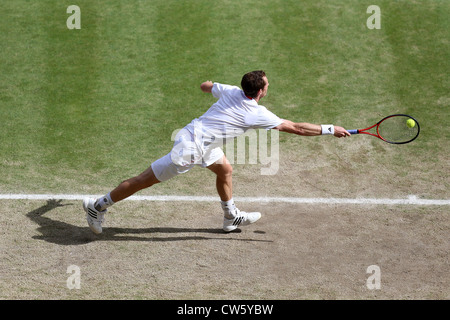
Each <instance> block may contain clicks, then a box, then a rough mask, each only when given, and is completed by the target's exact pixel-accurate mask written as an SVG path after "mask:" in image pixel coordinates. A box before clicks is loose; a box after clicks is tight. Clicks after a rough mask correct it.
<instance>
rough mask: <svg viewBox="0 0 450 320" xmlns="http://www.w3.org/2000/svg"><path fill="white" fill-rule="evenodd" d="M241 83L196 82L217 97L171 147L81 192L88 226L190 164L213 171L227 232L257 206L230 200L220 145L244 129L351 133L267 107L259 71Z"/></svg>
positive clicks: (228, 171) (98, 224) (251, 218)
mask: <svg viewBox="0 0 450 320" xmlns="http://www.w3.org/2000/svg"><path fill="white" fill-rule="evenodd" d="M241 87H242V89H240V88H239V87H237V86H231V85H227V84H221V83H217V82H215V83H213V82H211V81H206V82H203V83H202V84H201V86H200V88H201V90H202V91H203V92H205V93H211V94H212V95H213V96H214V97H215V98H216V99H217V101H216V102H215V103H214V104H213V105H212V106H211V107H210V108H209V110H208V111H207V112H206V113H205V114H203V115H202V116H201V117H199V118H196V119H194V120H192V122H191V123H189V124H188V125H186V126H185V127H184V128H183V129H182V130H180V131H179V132H178V134H177V135H176V137H175V142H174V145H173V148H172V150H171V152H169V153H168V154H167V155H165V156H164V157H162V158H160V159H158V160H156V161H155V162H153V163H152V164H151V166H150V167H149V168H148V169H147V170H145V171H144V172H142V173H141V174H139V175H138V176H136V177H133V178H130V179H128V180H125V181H123V182H122V183H120V184H119V185H118V186H117V187H116V188H115V189H113V190H112V191H111V192H109V193H108V194H106V195H105V196H103V197H100V198H98V199H94V198H86V199H84V200H83V208H84V210H85V211H86V219H87V221H88V224H89V227H90V228H91V230H92V231H93V232H94V233H96V234H99V233H101V232H102V222H103V221H104V216H105V213H106V212H107V208H108V207H110V206H112V205H113V204H114V203H117V202H118V201H121V200H123V199H125V198H127V197H129V196H131V195H132V194H134V193H136V192H138V191H139V190H142V189H144V188H148V187H151V186H153V185H155V184H157V183H160V182H163V181H167V180H169V179H171V178H173V177H175V176H177V175H179V174H181V173H185V172H188V171H189V170H190V169H192V168H193V167H194V166H200V167H202V168H208V169H209V170H211V171H212V172H214V173H215V174H216V176H217V177H216V188H217V192H218V194H219V197H220V200H221V205H222V209H223V213H224V219H223V230H224V231H225V232H230V231H233V230H235V229H236V228H238V227H239V226H245V225H249V224H251V223H254V222H256V221H257V220H258V219H259V218H260V217H261V213H259V212H244V211H240V210H239V209H238V208H237V207H236V205H235V203H234V201H233V188H232V173H233V168H232V166H231V164H230V163H229V161H228V160H227V158H226V157H225V155H224V153H223V150H222V146H223V144H225V143H226V142H227V140H229V139H234V138H235V137H237V136H239V135H241V134H243V133H245V132H246V130H248V129H260V128H263V129H267V130H269V129H274V130H279V131H282V132H287V133H293V134H297V135H301V136H317V135H322V134H329V135H334V136H335V137H338V138H340V137H347V136H350V133H349V132H348V131H347V130H345V129H344V128H342V127H339V126H333V125H317V124H311V123H305V122H303V123H295V122H292V121H289V120H285V119H280V118H279V117H277V116H276V115H275V114H273V113H272V112H271V111H269V110H267V108H265V107H264V106H262V105H259V101H260V100H261V99H262V98H264V97H265V96H266V94H267V89H268V87H269V82H268V80H267V77H266V74H265V72H264V71H253V72H249V73H247V74H245V75H244V76H243V77H242V81H241Z"/></svg>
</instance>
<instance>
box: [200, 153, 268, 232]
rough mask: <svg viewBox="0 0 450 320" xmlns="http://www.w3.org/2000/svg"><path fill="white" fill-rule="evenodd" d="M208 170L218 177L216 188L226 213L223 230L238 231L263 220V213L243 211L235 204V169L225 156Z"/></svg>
mask: <svg viewBox="0 0 450 320" xmlns="http://www.w3.org/2000/svg"><path fill="white" fill-rule="evenodd" d="M207 168H208V169H209V170H211V171H212V172H214V173H215V174H216V176H217V178H216V188H217V193H218V194H219V197H220V200H221V205H222V209H223V213H224V218H223V230H224V231H225V232H230V231H233V230H236V229H237V228H238V227H239V226H246V225H249V224H251V223H254V222H256V221H258V220H259V219H260V218H261V213H259V212H245V211H241V210H239V209H238V208H237V207H236V205H235V204H234V200H233V183H232V175H233V168H232V166H231V164H230V162H229V161H228V159H227V158H226V157H225V155H224V156H223V158H222V159H220V161H217V162H215V163H213V164H212V165H210V166H208V167H207Z"/></svg>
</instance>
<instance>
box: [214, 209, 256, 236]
mask: <svg viewBox="0 0 450 320" xmlns="http://www.w3.org/2000/svg"><path fill="white" fill-rule="evenodd" d="M259 218H261V213H259V212H245V211H240V210H239V209H236V216H235V217H234V218H232V219H227V218H225V217H224V218H223V231H225V232H231V231H233V230H236V229H237V227H239V226H247V225H249V224H252V223H254V222H256V221H258V220H259Z"/></svg>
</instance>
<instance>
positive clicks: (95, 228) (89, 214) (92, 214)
mask: <svg viewBox="0 0 450 320" xmlns="http://www.w3.org/2000/svg"><path fill="white" fill-rule="evenodd" d="M83 209H84V211H86V220H87V222H88V225H89V228H91V230H92V232H94V233H95V234H100V233H102V223H103V221H105V213H106V211H107V210H106V209H105V210H103V211H98V210H97V209H95V199H92V198H86V199H84V200H83Z"/></svg>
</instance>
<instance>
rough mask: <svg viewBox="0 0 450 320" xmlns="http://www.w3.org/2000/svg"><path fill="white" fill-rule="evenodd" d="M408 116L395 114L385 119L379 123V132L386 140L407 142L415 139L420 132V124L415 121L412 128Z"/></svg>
mask: <svg viewBox="0 0 450 320" xmlns="http://www.w3.org/2000/svg"><path fill="white" fill-rule="evenodd" d="M409 119H411V118H409V117H407V116H393V117H390V118H386V119H384V120H383V121H382V122H381V123H380V124H379V125H378V134H379V135H380V137H382V138H383V139H384V140H386V141H388V142H392V143H406V142H409V141H411V140H414V139H415V138H416V137H417V135H418V134H419V124H418V123H416V122H414V124H415V125H414V126H413V127H412V128H411V127H410V126H408V124H407V120H409Z"/></svg>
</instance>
